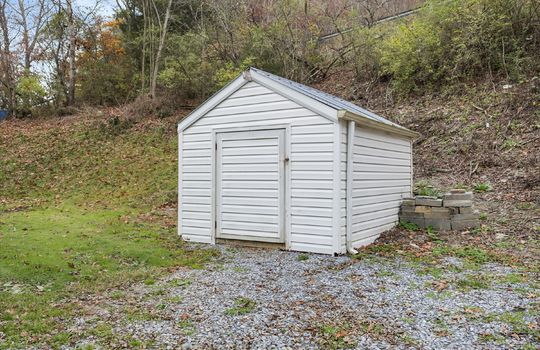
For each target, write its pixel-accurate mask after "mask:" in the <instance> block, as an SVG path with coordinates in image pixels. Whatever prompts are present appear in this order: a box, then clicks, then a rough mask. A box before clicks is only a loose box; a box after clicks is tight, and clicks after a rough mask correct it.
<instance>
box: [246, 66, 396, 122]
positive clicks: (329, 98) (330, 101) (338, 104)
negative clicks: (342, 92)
mask: <svg viewBox="0 0 540 350" xmlns="http://www.w3.org/2000/svg"><path fill="white" fill-rule="evenodd" d="M250 71H251V72H256V73H259V74H262V75H264V76H265V77H267V78H269V79H272V80H273V81H275V82H278V83H280V84H282V85H285V86H287V87H289V88H291V89H293V90H295V91H298V92H300V93H302V94H304V95H307V96H309V97H311V98H313V99H315V100H317V101H319V102H322V103H324V104H325V105H327V106H330V107H333V108H335V109H336V110H346V111H349V112H351V113H354V114H360V115H363V116H365V117H366V118H369V119H372V120H373V121H375V122H379V123H384V124H388V125H392V126H395V127H398V128H402V129H406V128H404V127H402V126H401V125H398V124H396V123H393V122H391V121H389V120H388V119H385V118H383V117H381V116H379V115H377V114H375V113H373V112H371V111H368V110H367V109H365V108H362V107H359V106H357V105H355V104H354V103H351V102H349V101H345V100H344V99H341V98H339V97H337V96H334V95H330V94H327V93H326V92H322V91H321V90H317V89H315V88H312V87H309V86H307V85H304V84H300V83H297V82H295V81H292V80H289V79H285V78H282V77H279V76H277V75H274V74H271V73H268V72H265V71H263V70H261V69H257V68H250Z"/></svg>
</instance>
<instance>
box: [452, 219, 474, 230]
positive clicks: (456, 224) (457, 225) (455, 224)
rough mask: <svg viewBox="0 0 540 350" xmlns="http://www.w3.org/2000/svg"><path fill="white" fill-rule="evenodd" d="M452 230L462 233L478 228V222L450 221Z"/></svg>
mask: <svg viewBox="0 0 540 350" xmlns="http://www.w3.org/2000/svg"><path fill="white" fill-rule="evenodd" d="M451 224H452V230H455V231H462V230H466V229H469V228H474V227H478V226H480V221H479V220H451Z"/></svg>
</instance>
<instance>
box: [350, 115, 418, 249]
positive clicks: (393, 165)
mask: <svg viewBox="0 0 540 350" xmlns="http://www.w3.org/2000/svg"><path fill="white" fill-rule="evenodd" d="M354 141H355V143H354V147H353V152H354V154H353V189H352V191H353V195H352V198H353V200H352V202H353V203H352V205H353V208H352V212H353V215H352V241H353V244H352V245H353V247H359V246H363V245H366V244H369V243H371V242H373V241H374V240H375V239H377V237H379V235H380V234H381V233H382V232H384V231H386V230H388V229H390V228H392V227H393V226H395V225H396V223H397V222H398V212H399V206H400V203H401V200H402V199H403V198H404V197H408V196H410V195H411V186H412V156H411V140H410V139H409V138H407V137H403V136H399V135H396V134H393V133H389V132H385V131H379V130H377V129H373V128H368V127H364V126H358V125H357V126H356V130H355V138H354ZM346 152H347V151H346V150H345V155H346Z"/></svg>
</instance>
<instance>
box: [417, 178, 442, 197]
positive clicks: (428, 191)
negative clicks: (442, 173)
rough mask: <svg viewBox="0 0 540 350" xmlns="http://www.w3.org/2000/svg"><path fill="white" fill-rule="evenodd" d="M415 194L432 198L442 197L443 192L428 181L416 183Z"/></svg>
mask: <svg viewBox="0 0 540 350" xmlns="http://www.w3.org/2000/svg"><path fill="white" fill-rule="evenodd" d="M414 193H415V194H416V195H418V196H431V197H440V196H441V195H442V192H441V191H440V190H438V189H436V188H434V187H433V186H432V185H430V184H429V183H428V182H426V181H419V182H417V183H416V186H415V190H414Z"/></svg>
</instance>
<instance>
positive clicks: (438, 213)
mask: <svg viewBox="0 0 540 350" xmlns="http://www.w3.org/2000/svg"><path fill="white" fill-rule="evenodd" d="M433 209H443V208H433ZM444 209H447V208H444ZM424 218H426V219H435V220H436V219H446V220H450V211H449V210H432V211H431V213H424Z"/></svg>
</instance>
